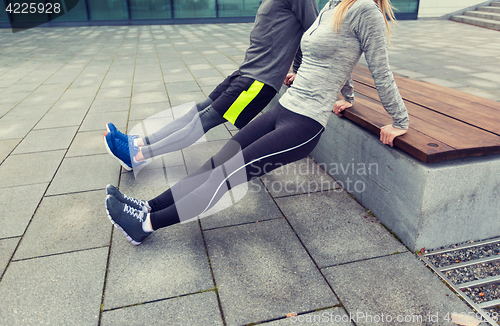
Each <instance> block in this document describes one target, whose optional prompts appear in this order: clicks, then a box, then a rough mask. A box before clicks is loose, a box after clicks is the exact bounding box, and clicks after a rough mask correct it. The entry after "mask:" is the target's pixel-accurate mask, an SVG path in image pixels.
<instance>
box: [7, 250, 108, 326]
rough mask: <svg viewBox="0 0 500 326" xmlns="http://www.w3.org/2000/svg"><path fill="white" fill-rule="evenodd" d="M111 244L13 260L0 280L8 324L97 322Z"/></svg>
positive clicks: (82, 323) (79, 323)
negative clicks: (105, 246) (35, 257)
mask: <svg viewBox="0 0 500 326" xmlns="http://www.w3.org/2000/svg"><path fill="white" fill-rule="evenodd" d="M107 258H108V248H98V249H93V250H85V251H79V252H74V253H71V254H62V255H55V256H49V257H43V258H37V259H29V260H23V261H14V262H12V263H11V264H10V266H9V268H8V269H7V271H6V273H5V274H4V277H3V279H2V282H0V301H1V302H2V304H1V305H0V315H1V316H2V323H5V325H12V326H14V325H64V326H65V325H97V324H98V321H99V313H100V312H99V311H100V306H101V298H102V288H103V285H104V273H105V270H106V261H107Z"/></svg>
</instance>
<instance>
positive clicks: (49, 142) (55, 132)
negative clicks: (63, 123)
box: [12, 126, 78, 155]
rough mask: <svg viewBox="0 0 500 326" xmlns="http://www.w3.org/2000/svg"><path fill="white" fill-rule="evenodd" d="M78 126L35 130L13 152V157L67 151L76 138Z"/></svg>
mask: <svg viewBox="0 0 500 326" xmlns="http://www.w3.org/2000/svg"><path fill="white" fill-rule="evenodd" d="M77 129H78V127H77V126H70V127H63V128H56V129H42V130H33V131H32V132H30V133H29V134H28V135H27V136H26V137H25V138H24V139H23V141H22V142H21V143H20V144H19V146H17V148H16V149H15V150H14V152H12V155H16V154H26V153H35V152H45V151H54V150H60V149H67V148H68V147H69V145H70V144H71V141H72V140H73V138H74V137H75V134H76V131H77Z"/></svg>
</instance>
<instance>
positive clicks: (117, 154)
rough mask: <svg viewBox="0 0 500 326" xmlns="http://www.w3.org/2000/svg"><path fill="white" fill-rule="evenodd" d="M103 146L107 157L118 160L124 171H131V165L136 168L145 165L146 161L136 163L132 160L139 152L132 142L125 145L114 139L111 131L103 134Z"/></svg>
mask: <svg viewBox="0 0 500 326" xmlns="http://www.w3.org/2000/svg"><path fill="white" fill-rule="evenodd" d="M104 144H105V145H106V149H107V150H108V153H109V155H111V156H113V157H114V158H115V159H116V160H118V162H120V164H121V165H122V167H123V168H124V169H125V170H126V171H132V170H133V168H134V167H133V165H135V166H137V165H140V164H144V163H146V161H142V162H136V161H135V159H133V157H135V156H136V155H137V153H138V152H139V147H137V146H134V145H133V140H132V141H129V142H128V143H126V142H124V141H122V140H120V139H118V138H117V137H115V135H114V133H113V131H111V132H107V133H105V134H104ZM132 160H133V165H132Z"/></svg>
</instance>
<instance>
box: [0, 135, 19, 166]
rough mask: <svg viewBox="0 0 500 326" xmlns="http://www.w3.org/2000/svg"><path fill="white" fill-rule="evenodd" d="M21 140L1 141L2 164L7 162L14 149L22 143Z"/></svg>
mask: <svg viewBox="0 0 500 326" xmlns="http://www.w3.org/2000/svg"><path fill="white" fill-rule="evenodd" d="M21 140H22V139H21V138H18V139H7V140H0V162H2V161H3V160H5V159H6V158H7V156H9V154H10V153H11V152H12V150H13V149H14V148H16V146H17V145H18V144H19V143H20V142H21Z"/></svg>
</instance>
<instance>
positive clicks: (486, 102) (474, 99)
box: [353, 65, 500, 114]
mask: <svg viewBox="0 0 500 326" xmlns="http://www.w3.org/2000/svg"><path fill="white" fill-rule="evenodd" d="M353 72H354V73H355V74H360V75H364V76H366V77H369V78H370V79H371V82H372V83H373V78H372V75H371V72H370V70H369V69H368V67H365V66H361V65H357V66H356V67H355V68H354V71H353ZM394 79H395V80H396V84H397V85H398V87H400V85H399V81H401V82H404V83H407V82H408V83H410V87H414V85H418V86H420V87H423V88H425V89H426V90H430V91H434V90H435V91H437V92H438V93H439V94H440V95H441V96H442V94H447V95H451V96H454V97H457V98H461V99H464V100H467V101H469V102H468V103H475V104H480V105H483V106H487V107H490V108H492V109H495V110H496V111H497V112H496V113H497V114H498V113H499V112H498V111H500V103H499V102H496V101H493V100H490V99H486V98H482V97H479V96H477V95H473V94H469V93H465V92H462V91H458V90H456V89H452V88H448V87H445V86H441V85H436V84H431V83H428V82H425V81H419V80H413V79H408V78H405V77H402V76H399V75H397V74H394ZM408 89H409V90H411V89H412V88H408ZM424 95H425V93H424ZM438 99H439V98H438Z"/></svg>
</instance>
